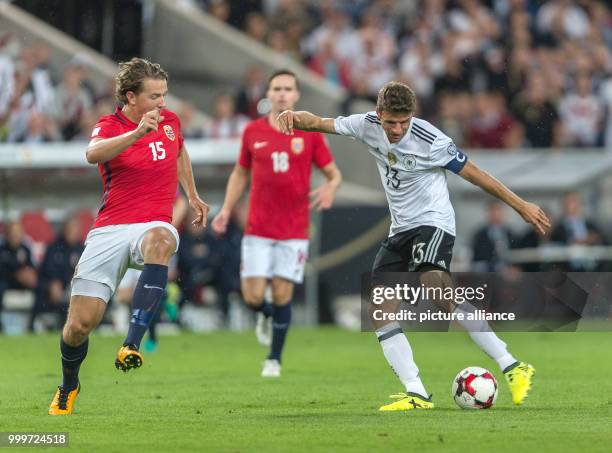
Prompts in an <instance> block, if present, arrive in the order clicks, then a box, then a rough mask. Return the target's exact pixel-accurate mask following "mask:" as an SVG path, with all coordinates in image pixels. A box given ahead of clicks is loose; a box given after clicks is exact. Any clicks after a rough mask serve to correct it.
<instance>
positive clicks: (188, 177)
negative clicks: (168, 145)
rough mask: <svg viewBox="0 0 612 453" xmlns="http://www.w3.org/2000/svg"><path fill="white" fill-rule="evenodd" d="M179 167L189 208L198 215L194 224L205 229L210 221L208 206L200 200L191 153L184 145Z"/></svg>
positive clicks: (179, 176)
mask: <svg viewBox="0 0 612 453" xmlns="http://www.w3.org/2000/svg"><path fill="white" fill-rule="evenodd" d="M177 166H178V180H179V183H180V184H181V187H182V188H183V190H184V191H185V193H186V194H187V200H188V201H189V206H190V207H191V209H193V210H194V211H195V212H196V214H197V216H196V219H195V220H194V221H193V224H194V225H198V226H201V227H205V226H206V222H207V221H208V205H207V204H206V203H204V202H203V201H202V199H201V198H200V195H198V189H197V188H196V185H195V181H194V179H193V169H192V168H191V159H190V158H189V153H188V152H187V149H186V148H185V145H183V147H182V148H181V150H180V154H179V157H178V159H177Z"/></svg>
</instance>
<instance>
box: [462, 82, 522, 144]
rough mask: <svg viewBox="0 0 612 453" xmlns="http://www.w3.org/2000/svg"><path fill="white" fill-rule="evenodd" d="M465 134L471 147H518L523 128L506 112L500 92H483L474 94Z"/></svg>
mask: <svg viewBox="0 0 612 453" xmlns="http://www.w3.org/2000/svg"><path fill="white" fill-rule="evenodd" d="M467 135H468V140H467V141H468V146H470V147H473V148H495V149H501V148H518V147H519V146H520V144H521V143H522V141H523V128H522V127H521V125H520V124H519V123H518V122H516V121H515V120H514V118H512V117H511V116H510V115H509V114H508V111H507V110H506V106H505V99H504V98H503V97H502V96H501V94H500V93H495V92H488V93H487V92H483V93H479V94H477V95H476V96H475V99H474V115H473V118H472V121H471V124H470V127H469V130H468V134H467Z"/></svg>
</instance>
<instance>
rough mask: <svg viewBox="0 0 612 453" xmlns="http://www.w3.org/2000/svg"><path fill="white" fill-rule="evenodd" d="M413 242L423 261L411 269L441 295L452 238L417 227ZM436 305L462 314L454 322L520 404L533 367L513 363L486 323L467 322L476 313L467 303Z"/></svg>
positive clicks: (449, 283) (448, 279)
mask: <svg viewBox="0 0 612 453" xmlns="http://www.w3.org/2000/svg"><path fill="white" fill-rule="evenodd" d="M415 242H422V243H423V244H424V247H423V250H424V251H425V253H424V254H423V259H422V260H420V262H419V263H418V265H417V267H416V269H415V270H417V271H419V272H423V274H422V275H421V279H422V282H423V284H424V285H425V286H430V287H438V286H440V287H442V290H443V291H444V288H446V287H452V286H453V281H452V278H451V276H450V274H449V273H448V271H447V270H448V269H449V268H450V261H451V258H452V249H453V245H454V237H453V236H451V235H449V234H448V233H446V232H443V231H442V230H440V229H438V228H433V227H421V228H419V233H418V237H417V239H415ZM438 305H439V306H440V307H441V308H443V309H444V310H447V311H450V310H453V311H455V312H459V311H461V312H464V317H463V319H462V320H458V321H457V322H458V323H459V324H460V325H461V326H462V327H463V328H464V329H465V330H467V332H468V334H469V335H470V338H471V339H472V341H474V343H476V344H477V345H478V347H480V349H481V350H482V351H484V352H485V353H486V354H487V355H488V356H489V357H491V358H492V359H493V360H495V362H496V363H497V365H498V366H499V369H500V370H501V371H502V372H503V373H504V376H505V377H506V380H507V381H508V384H509V386H510V390H511V392H512V400H513V401H514V403H515V404H521V403H522V402H523V400H524V399H525V398H526V397H527V394H528V392H529V390H530V388H531V378H532V376H533V374H534V373H535V369H534V368H533V366H531V365H529V364H527V363H524V362H519V361H518V360H516V359H515V358H514V356H513V355H512V354H511V353H510V352H509V351H508V348H507V345H506V343H505V342H503V341H502V340H501V339H500V338H499V337H498V336H497V334H496V333H495V332H493V330H492V329H491V327H490V326H489V323H488V322H487V321H485V320H475V321H474V320H472V319H470V320H468V316H467V314H468V313H472V312H474V311H475V310H476V307H474V306H473V305H472V304H470V303H469V302H464V303H462V304H461V305H456V306H455V305H454V304H451V305H448V304H447V303H445V302H438Z"/></svg>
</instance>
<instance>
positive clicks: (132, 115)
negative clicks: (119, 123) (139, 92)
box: [121, 105, 142, 124]
mask: <svg viewBox="0 0 612 453" xmlns="http://www.w3.org/2000/svg"><path fill="white" fill-rule="evenodd" d="M121 113H123V115H124V116H125V117H126V118H127V119H128V120H130V121H131V122H132V123H136V124H138V123H140V118H141V117H142V115H139V114H138V112H136V111H135V110H134V109H132V108H130V106H129V105H124V106H123V108H122V109H121Z"/></svg>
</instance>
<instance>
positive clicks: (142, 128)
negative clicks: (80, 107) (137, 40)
mask: <svg viewBox="0 0 612 453" xmlns="http://www.w3.org/2000/svg"><path fill="white" fill-rule="evenodd" d="M167 80H168V74H167V73H166V72H165V71H164V70H163V69H162V68H161V67H160V66H159V65H158V64H154V63H151V62H149V61H147V60H144V59H141V58H133V59H132V60H131V61H129V62H124V63H120V64H119V72H118V74H117V76H116V79H115V82H116V97H117V100H118V101H119V102H120V103H122V104H123V107H122V108H117V110H116V111H115V112H114V113H113V114H112V115H107V116H103V117H102V118H100V120H99V121H98V123H97V124H96V126H95V128H94V130H93V132H92V135H91V136H92V139H91V141H90V142H89V145H88V147H87V153H86V157H87V161H88V162H89V163H91V164H98V168H99V171H100V175H101V176H102V181H103V185H104V195H103V197H102V204H101V206H100V209H99V211H98V216H97V218H96V221H95V223H94V226H93V228H92V230H91V231H90V232H89V234H88V235H87V239H86V241H85V250H84V252H83V254H82V256H81V259H80V260H79V263H78V265H77V268H76V270H75V273H74V278H73V280H72V294H71V299H70V308H69V311H68V319H67V321H66V325H65V326H64V330H63V333H62V338H61V342H60V350H61V355H62V371H63V382H62V385H60V386H59V387H58V390H57V391H56V393H55V396H54V398H53V401H52V402H51V406H50V407H49V413H50V414H52V415H63V414H71V413H72V409H73V405H74V401H75V399H76V396H77V395H78V393H79V390H80V388H81V386H80V383H79V377H78V373H79V368H80V366H81V363H82V362H83V360H84V359H85V356H86V355H87V348H88V337H89V334H90V332H91V331H92V330H93V329H94V328H95V327H96V326H97V325H98V324H99V322H100V320H101V319H102V316H103V315H104V311H105V310H106V304H107V303H108V300H109V299H110V298H111V296H112V295H113V293H114V292H115V289H116V288H117V284H118V283H119V282H120V281H121V278H122V277H123V274H124V273H125V271H126V269H127V268H128V267H131V268H139V269H142V274H141V276H140V279H139V281H138V284H137V286H136V289H135V291H134V301H133V313H132V319H131V321H130V327H129V331H128V334H127V337H126V339H125V341H124V343H123V346H122V347H121V348H120V349H119V352H118V353H117V358H116V360H115V366H116V367H117V368H118V369H120V370H123V371H127V370H129V369H131V368H138V367H140V366H141V365H142V362H143V357H142V355H141V354H140V352H139V351H138V349H139V347H140V342H141V340H142V337H143V335H144V333H145V331H146V330H147V327H148V325H149V323H150V321H151V319H152V317H153V316H154V315H155V312H156V309H157V306H158V304H159V302H160V299H161V297H162V295H163V292H164V288H165V286H166V281H167V278H168V262H169V261H170V258H171V257H172V255H173V254H174V253H175V252H176V250H177V248H178V243H179V236H178V233H177V231H176V229H175V228H174V227H173V226H172V225H171V221H172V205H173V202H174V199H175V196H176V190H177V182H180V183H181V186H182V187H183V190H184V191H185V193H186V194H187V197H188V200H189V205H190V206H191V208H192V209H194V210H195V211H196V212H197V218H196V220H195V221H194V223H197V224H199V225H201V226H202V227H204V226H206V217H207V215H208V206H207V205H206V203H204V202H203V201H202V200H201V199H200V197H199V195H198V192H197V190H196V187H195V182H194V180H193V173H192V168H191V161H190V159H189V155H188V153H187V150H186V149H185V145H184V144H183V136H182V134H181V124H180V120H179V119H178V117H177V116H176V115H175V114H174V113H173V112H171V111H170V110H167V109H166V104H165V97H166V94H167V92H168V88H167Z"/></svg>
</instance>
